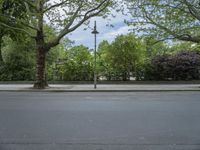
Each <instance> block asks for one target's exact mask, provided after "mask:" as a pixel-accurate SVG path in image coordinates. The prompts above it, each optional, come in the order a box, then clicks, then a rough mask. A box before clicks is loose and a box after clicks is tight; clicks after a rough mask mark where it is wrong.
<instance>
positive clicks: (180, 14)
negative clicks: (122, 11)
mask: <svg viewBox="0 0 200 150" xmlns="http://www.w3.org/2000/svg"><path fill="white" fill-rule="evenodd" d="M127 4H128V8H129V10H130V13H131V14H132V19H131V20H130V21H129V24H131V25H133V26H134V27H135V28H136V29H138V30H139V31H143V33H146V34H148V35H152V36H154V37H156V38H157V39H158V40H166V39H178V40H182V41H191V42H194V43H200V4H199V1H198V0H148V1H147V0H127Z"/></svg>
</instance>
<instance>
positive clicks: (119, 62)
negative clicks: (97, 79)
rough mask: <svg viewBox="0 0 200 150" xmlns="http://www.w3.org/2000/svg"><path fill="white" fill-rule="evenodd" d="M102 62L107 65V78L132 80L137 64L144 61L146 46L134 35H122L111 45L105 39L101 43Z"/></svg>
mask: <svg viewBox="0 0 200 150" xmlns="http://www.w3.org/2000/svg"><path fill="white" fill-rule="evenodd" d="M99 51H100V59H103V60H101V61H100V62H106V64H105V63H104V64H103V63H101V65H102V66H103V67H105V72H106V74H105V75H104V76H107V77H106V78H107V79H109V80H110V79H111V80H130V76H131V74H133V73H134V72H135V70H136V65H137V64H140V63H143V61H144V47H143V46H142V42H141V40H140V39H137V38H136V37H135V36H134V35H132V34H128V35H120V36H118V37H117V38H116V39H115V41H113V42H112V43H111V44H110V45H109V44H108V43H107V42H106V41H104V42H102V43H101V44H100V47H99Z"/></svg>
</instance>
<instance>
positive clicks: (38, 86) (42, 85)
mask: <svg viewBox="0 0 200 150" xmlns="http://www.w3.org/2000/svg"><path fill="white" fill-rule="evenodd" d="M47 87H48V83H47V81H40V82H36V83H34V85H33V88H34V89H45V88H47Z"/></svg>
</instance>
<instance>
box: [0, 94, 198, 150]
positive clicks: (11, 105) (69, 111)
mask: <svg viewBox="0 0 200 150" xmlns="http://www.w3.org/2000/svg"><path fill="white" fill-rule="evenodd" d="M0 150H200V92H160V93H159V92H151V93H148V92H145V93H142V92H138V93H128V92H124V93H116V92H115V93H111V92H107V93H101V92H100V93H94V92H93V93H89V92H88V93H87V92H86V93H46V92H45V93H39V92H32V93H31V92H30V93H28V92H24V93H23V92H10V93H9V92H0Z"/></svg>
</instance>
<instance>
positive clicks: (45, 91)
mask: <svg viewBox="0 0 200 150" xmlns="http://www.w3.org/2000/svg"><path fill="white" fill-rule="evenodd" d="M0 92H41V93H43V92H44V93H51V92H58V93H70V92H71V93H75V92H82V93H87V92H200V89H177V90H0Z"/></svg>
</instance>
